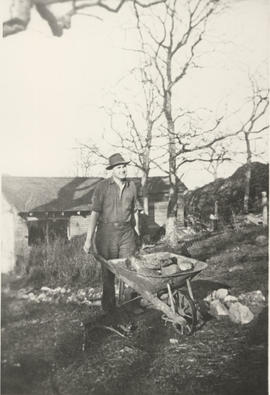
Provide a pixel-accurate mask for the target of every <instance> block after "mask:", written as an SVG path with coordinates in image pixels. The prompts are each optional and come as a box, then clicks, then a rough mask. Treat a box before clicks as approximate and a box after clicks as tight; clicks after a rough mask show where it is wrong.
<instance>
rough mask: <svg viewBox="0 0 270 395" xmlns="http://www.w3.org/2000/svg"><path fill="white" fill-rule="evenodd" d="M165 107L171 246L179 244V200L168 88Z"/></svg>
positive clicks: (168, 233)
mask: <svg viewBox="0 0 270 395" xmlns="http://www.w3.org/2000/svg"><path fill="white" fill-rule="evenodd" d="M164 109H165V116H166V120H167V130H168V140H169V181H170V192H169V203H168V211H167V222H166V240H167V243H168V244H169V245H170V246H171V247H174V248H175V247H176V246H177V200H178V180H177V175H176V155H175V153H176V142H175V131H174V123H173V118H172V107H171V91H170V90H167V92H166V94H165V96H164Z"/></svg>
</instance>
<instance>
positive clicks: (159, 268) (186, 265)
mask: <svg viewBox="0 0 270 395" xmlns="http://www.w3.org/2000/svg"><path fill="white" fill-rule="evenodd" d="M149 257H150V259H149ZM126 265H127V267H128V268H129V269H130V270H134V271H136V272H138V273H144V274H147V273H149V274H151V273H152V274H153V273H154V274H155V275H162V276H170V275H173V274H176V273H179V272H186V271H192V270H193V269H194V265H193V263H192V262H187V261H186V262H185V261H182V260H179V259H178V258H177V257H176V256H171V254H170V253H167V254H164V255H163V256H162V257H160V256H159V254H151V256H150V255H149V256H147V255H136V256H133V257H131V258H128V259H127V261H126Z"/></svg>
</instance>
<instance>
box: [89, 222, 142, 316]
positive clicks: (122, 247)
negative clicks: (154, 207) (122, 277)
mask: <svg viewBox="0 0 270 395" xmlns="http://www.w3.org/2000/svg"><path fill="white" fill-rule="evenodd" d="M96 247H97V251H98V253H99V254H100V255H101V256H102V257H103V258H105V259H106V260H108V259H117V258H127V257H129V256H131V255H133V254H134V253H135V250H136V243H135V231H134V229H133V227H132V226H131V224H130V223H119V222H117V223H116V222H112V223H99V225H98V228H97V234H96ZM114 277H115V276H114V274H113V273H112V272H111V271H110V270H109V269H107V267H106V266H105V265H102V280H103V294H102V308H103V310H104V311H106V312H110V311H112V310H113V309H114V308H115V288H114Z"/></svg>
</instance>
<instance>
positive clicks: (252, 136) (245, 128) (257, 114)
mask: <svg viewBox="0 0 270 395" xmlns="http://www.w3.org/2000/svg"><path fill="white" fill-rule="evenodd" d="M249 79H250V83H251V92H252V93H251V96H250V97H249V98H248V100H247V102H246V103H245V104H244V106H243V107H242V108H241V109H240V110H239V112H238V114H237V116H238V119H240V126H239V128H238V130H237V131H236V135H237V136H238V139H239V140H242V141H244V143H245V152H244V155H245V158H246V160H245V162H246V173H245V192H244V207H243V210H244V212H245V213H248V209H249V195H250V178H251V164H252V159H253V158H254V157H256V156H257V155H259V153H258V152H256V149H255V144H254V143H256V142H257V141H258V140H261V139H263V133H265V132H267V131H268V129H269V88H264V87H260V86H259V85H258V81H256V79H254V78H253V77H249ZM264 141H265V140H264ZM265 148H266V147H265ZM241 153H243V152H239V150H238V151H234V154H235V155H236V154H237V155H239V154H241Z"/></svg>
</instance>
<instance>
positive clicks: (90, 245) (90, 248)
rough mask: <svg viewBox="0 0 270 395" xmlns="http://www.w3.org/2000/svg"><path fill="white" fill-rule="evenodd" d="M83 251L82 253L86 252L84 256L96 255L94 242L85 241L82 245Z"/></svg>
mask: <svg viewBox="0 0 270 395" xmlns="http://www.w3.org/2000/svg"><path fill="white" fill-rule="evenodd" d="M83 250H84V252H86V254H91V253H92V254H96V253H97V249H96V245H95V242H94V241H92V240H87V239H86V241H85V243H84V246H83Z"/></svg>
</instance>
